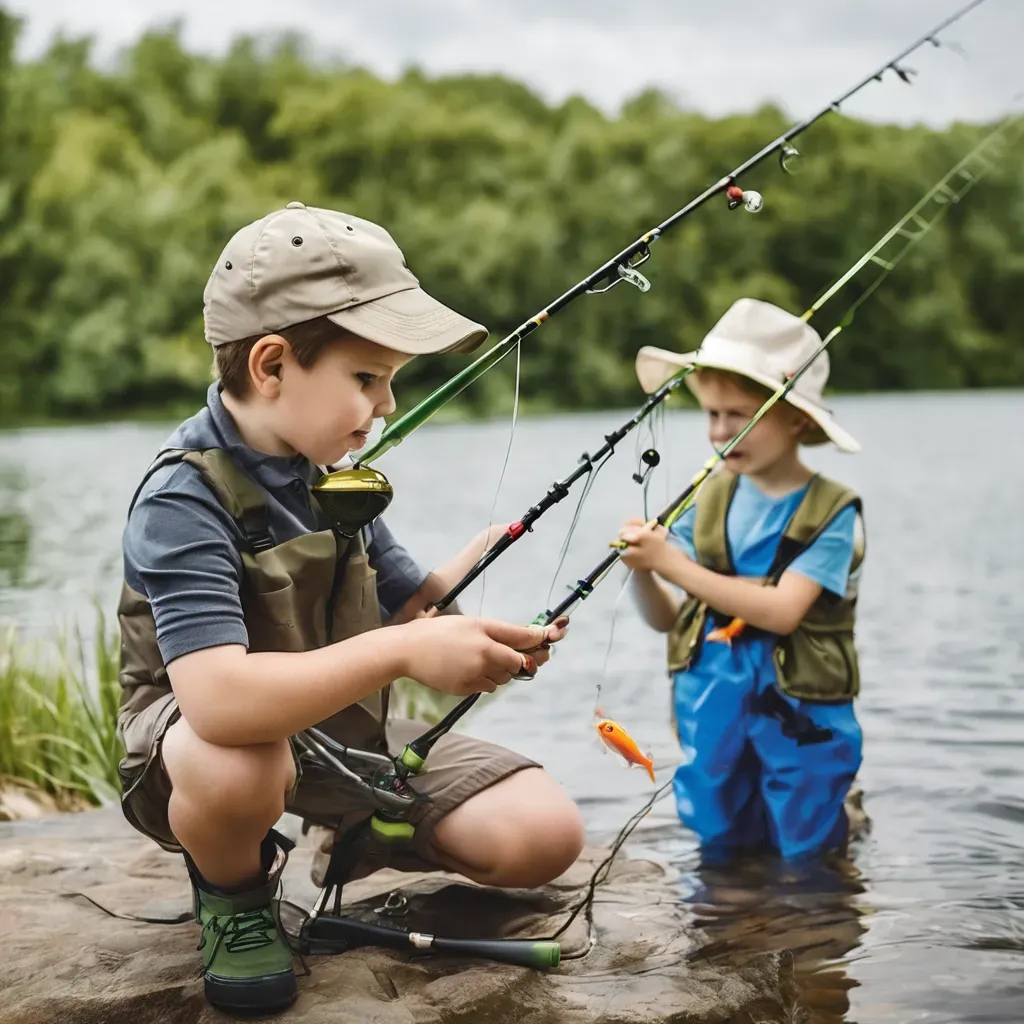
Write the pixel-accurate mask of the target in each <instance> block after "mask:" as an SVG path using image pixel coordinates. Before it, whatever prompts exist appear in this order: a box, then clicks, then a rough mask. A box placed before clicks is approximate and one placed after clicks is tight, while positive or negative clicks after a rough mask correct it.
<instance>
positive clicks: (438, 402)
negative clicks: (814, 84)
mask: <svg viewBox="0 0 1024 1024" xmlns="http://www.w3.org/2000/svg"><path fill="white" fill-rule="evenodd" d="M985 2H986V0H971V3H968V4H966V5H965V6H964V7H962V8H960V9H959V10H958V11H956V12H955V13H953V14H951V15H950V16H949V17H948V18H946V19H945V20H944V21H942V22H940V23H939V24H938V25H936V26H935V27H934V28H933V29H931V30H930V31H928V32H926V33H925V34H924V35H923V36H921V37H920V38H919V39H917V40H916V41H914V42H913V43H911V44H910V45H909V46H907V47H905V48H904V49H902V50H901V51H900V52H899V53H898V54H896V56H894V57H891V58H889V60H887V61H885V63H884V64H882V65H881V66H880V67H878V68H877V69H876V70H874V71H872V72H871V73H870V74H869V75H866V76H865V77H864V78H863V79H862V80H861V81H859V82H857V84H856V85H854V86H852V87H850V88H849V89H847V90H846V91H845V92H844V93H842V94H841V95H839V96H837V97H836V98H835V99H833V100H830V101H829V102H828V103H827V104H826V105H825V106H823V107H822V108H821V109H820V110H818V111H817V112H816V113H814V114H812V115H811V116H810V117H808V118H805V119H804V120H803V121H800V122H798V123H797V124H794V125H793V126H792V127H791V128H788V129H787V130H786V131H785V132H783V133H782V134H781V135H780V136H779V137H778V138H777V139H775V140H773V141H772V142H770V143H768V145H766V146H765V147H764V148H763V149H761V150H760V151H759V152H757V153H755V154H754V155H753V156H752V157H750V158H749V159H747V160H745V161H744V162H743V163H741V164H740V165H739V166H738V167H735V168H733V170H731V171H730V172H729V173H728V174H726V175H725V176H724V177H722V178H720V179H719V180H718V181H716V182H715V183H714V184H713V185H711V186H710V187H709V188H707V189H706V190H705V191H704V192H702V193H701V194H700V195H699V196H697V197H696V198H695V199H692V200H691V201H690V202H689V203H687V204H686V206H684V207H683V208H682V209H680V210H677V211H676V212H675V213H674V214H672V216H671V217H669V218H668V219H667V220H664V221H662V222H661V223H660V224H659V225H658V226H657V227H655V228H651V230H650V231H647V232H645V233H644V234H642V235H641V236H640V237H639V238H638V239H637V240H636V241H634V242H633V243H632V244H631V245H628V246H626V248H625V249H623V250H622V251H621V252H620V253H618V254H617V255H616V256H613V257H612V258H611V259H610V260H608V261H607V262H606V263H603V264H602V265H601V266H600V267H598V268H597V270H595V271H593V273H591V274H588V275H587V276H586V277H585V278H583V280H582V281H579V282H578V283H577V284H575V285H573V287H572V288H570V289H569V290H568V291H567V292H564V293H563V294H562V295H560V296H559V297H558V298H557V299H555V300H554V302H552V303H550V304H549V305H547V306H545V307H544V309H542V310H541V311H540V312H539V313H537V314H536V315H535V316H532V317H530V319H529V320H527V321H525V322H524V323H522V324H520V325H519V326H518V327H517V328H516V329H515V330H514V331H513V332H512V333H511V334H509V335H508V336H507V337H505V338H503V339H502V340H501V341H500V342H498V343H497V344H496V345H494V346H493V347H492V348H491V349H489V350H488V351H487V352H485V353H484V354H483V355H482V356H480V357H479V358H478V359H476V360H475V361H474V362H473V363H471V364H470V365H469V366H467V367H466V368H465V369H464V370H462V371H460V372H459V373H457V374H455V376H453V377H452V378H451V379H450V380H449V381H447V382H446V383H445V384H442V385H441V386H440V387H439V388H437V389H436V390H435V391H433V392H432V393H431V394H430V395H428V396H427V397H426V398H424V399H423V400H422V401H421V402H419V403H418V404H417V405H416V406H414V407H413V408H412V409H410V410H409V411H408V412H407V413H405V415H403V416H401V417H400V418H399V419H397V420H395V422H394V423H392V424H390V425H389V426H388V427H387V429H385V431H384V433H383V434H382V435H381V437H380V438H379V440H378V441H377V443H376V444H374V445H372V446H371V447H370V448H368V449H367V450H366V451H365V452H364V453H363V454H362V456H361V457H360V458H359V459H358V460H357V462H356V467H357V469H358V468H359V467H368V466H369V465H370V464H371V463H373V462H375V461H376V460H377V459H379V458H380V457H381V456H382V455H383V454H385V452H388V451H390V450H391V449H392V448H394V447H396V446H397V445H399V444H401V443H402V441H404V440H405V439H406V438H407V437H408V436H409V434H411V433H412V432H413V431H414V430H416V429H417V428H419V427H421V426H422V425H423V424H424V423H426V422H427V421H428V420H429V419H430V418H431V417H432V416H433V415H434V414H435V413H436V412H437V411H438V410H439V409H440V408H442V406H444V405H445V404H447V403H448V402H449V401H451V400H452V399H453V398H454V397H455V396H456V395H458V394H460V393H461V392H462V391H463V390H465V389H466V388H467V387H468V386H469V385H470V384H472V383H473V382H474V381H475V380H477V378H479V377H480V376H481V375H483V374H484V373H486V372H487V371H488V370H489V369H491V368H492V367H493V366H495V365H497V364H498V363H499V362H501V360H502V359H504V358H505V356H507V355H508V354H509V353H510V352H512V351H513V349H514V348H515V347H516V346H517V345H518V344H519V343H520V342H521V341H523V339H524V338H526V337H528V336H529V335H531V334H532V333H533V332H534V331H535V330H537V328H538V327H540V326H541V324H543V323H544V322H545V321H547V320H550V319H551V317H553V316H554V315H555V314H556V313H558V312H560V311H561V310H563V309H564V308H565V307H566V306H568V305H569V303H570V302H572V301H573V300H574V299H577V298H579V297H580V296H581V295H584V294H601V293H603V292H606V291H608V290H610V289H611V288H613V287H614V286H615V285H617V284H619V283H620V282H621V281H627V282H628V283H630V284H632V285H634V286H635V287H637V288H638V289H639V290H640V291H642V292H646V291H648V290H649V288H650V282H649V281H648V280H647V279H646V278H645V277H644V276H643V275H642V274H641V273H639V271H637V269H636V268H637V267H639V266H640V265H641V264H643V263H645V262H646V261H647V260H648V259H650V256H651V244H652V243H653V242H655V241H657V240H658V239H659V238H661V237H662V236H663V235H665V234H667V233H668V232H669V231H671V230H672V228H674V227H675V226H676V225H677V224H679V223H680V222H681V221H683V220H684V219H685V218H686V217H688V216H689V215H690V214H692V213H694V212H695V211H696V210H698V209H700V207H702V206H703V205H704V204H705V203H707V202H709V201H710V200H711V199H713V198H715V196H718V195H721V194H723V193H724V194H725V196H726V199H727V201H728V207H729V209H736V208H737V207H739V206H741V205H742V206H744V207H745V208H746V209H748V210H749V211H750V212H757V211H758V210H760V209H761V204H762V200H761V196H760V194H759V193H756V192H744V191H743V190H742V189H741V188H740V187H739V186H738V185H737V184H736V182H737V181H738V180H739V178H740V177H742V176H743V175H744V174H746V173H747V172H748V171H750V170H753V168H755V167H757V166H758V164H760V163H762V162H763V161H765V160H767V159H768V157H770V156H772V155H774V154H775V153H778V154H779V163H780V165H781V166H782V168H783V170H785V171H791V170H792V164H793V161H795V160H796V159H797V158H799V156H800V154H799V152H798V151H797V150H796V149H795V148H794V147H793V146H792V145H791V143H792V140H793V139H795V138H797V136H799V135H802V134H803V133H804V132H805V131H807V129H808V128H810V127H811V126H812V125H814V124H816V123H817V122H818V121H820V120H821V119H822V118H823V117H826V116H828V115H829V114H832V113H838V112H839V110H840V107H841V106H842V104H843V103H845V102H846V101H847V100H849V99H851V98H852V97H853V96H855V95H856V94H857V93H859V92H860V91H861V90H862V89H864V88H865V87H866V86H868V85H870V84H871V83H872V82H875V81H879V82H880V81H881V80H882V78H883V76H884V75H885V73H886V72H887V71H891V72H893V73H894V74H895V75H896V76H897V77H899V78H900V79H901V80H902V81H904V82H906V83H907V84H911V81H910V79H911V75H914V74H916V73H917V72H916V71H914V70H913V69H911V68H906V67H903V66H901V63H900V62H901V61H903V60H904V59H905V58H906V57H908V56H910V54H912V53H914V52H915V51H916V50H918V49H920V48H921V47H922V46H925V45H928V44H931V45H932V46H935V47H939V46H941V45H942V42H941V41H940V40H939V38H938V35H939V33H940V32H943V31H945V29H947V28H948V27H949V26H950V25H952V24H954V23H955V22H957V21H959V20H960V19H961V18H963V17H964V16H966V15H967V14H969V13H970V12H971V11H973V10H974V8H976V7H979V6H981V4H983V3H985ZM352 472H354V471H353V470H339V471H337V473H332V474H328V475H327V476H325V477H324V481H328V480H330V479H332V478H333V477H336V476H339V475H340V474H344V473H352ZM364 472H365V470H364ZM324 481H321V483H322V484H324ZM318 486H319V485H318ZM324 486H325V487H326V484H324Z"/></svg>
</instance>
